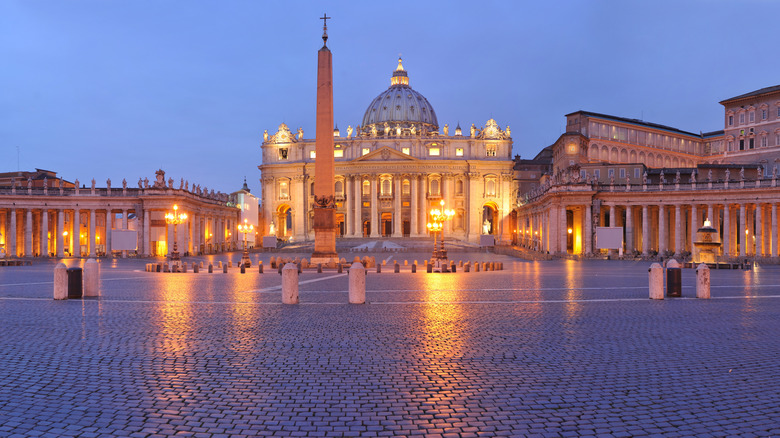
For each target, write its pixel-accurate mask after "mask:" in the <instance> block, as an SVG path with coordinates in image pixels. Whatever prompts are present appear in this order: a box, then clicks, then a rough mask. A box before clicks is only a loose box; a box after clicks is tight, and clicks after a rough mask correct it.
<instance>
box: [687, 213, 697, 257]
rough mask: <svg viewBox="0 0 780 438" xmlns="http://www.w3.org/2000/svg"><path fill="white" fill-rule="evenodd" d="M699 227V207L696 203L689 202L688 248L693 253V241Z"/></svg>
mask: <svg viewBox="0 0 780 438" xmlns="http://www.w3.org/2000/svg"><path fill="white" fill-rule="evenodd" d="M698 229H699V209H698V207H696V204H691V232H690V233H689V236H690V237H689V239H690V240H689V244H688V250H689V251H690V252H691V254H693V242H695V241H696V230H698Z"/></svg>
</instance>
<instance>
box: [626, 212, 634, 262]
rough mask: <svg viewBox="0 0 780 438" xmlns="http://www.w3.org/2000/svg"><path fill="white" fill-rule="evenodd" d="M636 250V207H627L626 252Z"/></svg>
mask: <svg viewBox="0 0 780 438" xmlns="http://www.w3.org/2000/svg"><path fill="white" fill-rule="evenodd" d="M634 248H636V245H635V244H634V207H633V206H631V205H626V251H629V252H630V251H633V250H634Z"/></svg>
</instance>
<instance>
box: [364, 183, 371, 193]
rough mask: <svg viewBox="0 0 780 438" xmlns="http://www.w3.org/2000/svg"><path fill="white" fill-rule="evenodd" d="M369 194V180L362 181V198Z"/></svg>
mask: <svg viewBox="0 0 780 438" xmlns="http://www.w3.org/2000/svg"><path fill="white" fill-rule="evenodd" d="M370 194H371V182H370V181H369V180H364V181H363V196H368V195H370Z"/></svg>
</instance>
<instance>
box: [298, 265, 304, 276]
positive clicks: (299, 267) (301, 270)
mask: <svg viewBox="0 0 780 438" xmlns="http://www.w3.org/2000/svg"><path fill="white" fill-rule="evenodd" d="M301 272H303V265H302V264H301V262H298V274H300V273H301Z"/></svg>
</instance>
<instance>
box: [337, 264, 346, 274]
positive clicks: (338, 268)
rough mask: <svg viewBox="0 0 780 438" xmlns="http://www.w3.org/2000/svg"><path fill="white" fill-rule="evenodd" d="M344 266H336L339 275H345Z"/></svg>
mask: <svg viewBox="0 0 780 438" xmlns="http://www.w3.org/2000/svg"><path fill="white" fill-rule="evenodd" d="M342 266H344V265H342V264H341V263H339V264H338V265H336V272H337V273H339V274H343V273H344V268H343V267H342Z"/></svg>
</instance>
